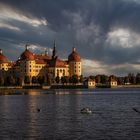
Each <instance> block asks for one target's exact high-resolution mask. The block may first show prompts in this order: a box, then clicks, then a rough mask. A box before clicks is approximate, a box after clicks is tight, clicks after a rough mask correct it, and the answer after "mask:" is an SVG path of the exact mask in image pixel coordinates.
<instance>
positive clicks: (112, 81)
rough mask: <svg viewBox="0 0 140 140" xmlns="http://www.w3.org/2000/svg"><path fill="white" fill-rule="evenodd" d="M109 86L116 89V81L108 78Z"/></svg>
mask: <svg viewBox="0 0 140 140" xmlns="http://www.w3.org/2000/svg"><path fill="white" fill-rule="evenodd" d="M109 86H110V87H117V86H118V82H117V80H116V79H112V78H110V79H109Z"/></svg>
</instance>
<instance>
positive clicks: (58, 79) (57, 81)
mask: <svg viewBox="0 0 140 140" xmlns="http://www.w3.org/2000/svg"><path fill="white" fill-rule="evenodd" d="M55 81H56V83H57V84H58V83H59V82H60V78H59V76H56V78H55Z"/></svg>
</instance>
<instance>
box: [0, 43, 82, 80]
mask: <svg viewBox="0 0 140 140" xmlns="http://www.w3.org/2000/svg"><path fill="white" fill-rule="evenodd" d="M81 69H82V68H81V57H80V55H79V54H78V53H77V51H76V49H75V48H73V50H72V53H71V54H70V55H69V56H68V60H62V59H60V58H58V56H56V44H55V42H54V47H53V51H52V56H49V55H48V51H47V50H46V51H45V53H44V54H33V53H32V52H31V51H30V50H29V48H28V45H26V46H25V51H24V52H23V53H22V54H21V55H20V57H19V59H18V60H17V61H15V62H11V61H9V60H8V59H7V57H6V56H5V55H4V54H3V52H2V50H1V49H0V76H1V77H3V78H4V79H5V78H7V77H8V76H12V77H14V78H18V79H20V80H21V81H22V83H23V81H24V80H25V77H27V76H28V78H29V79H30V81H32V82H33V81H34V80H35V79H36V78H42V79H44V80H46V79H47V78H48V75H49V76H50V77H51V78H53V79H54V78H56V77H57V76H59V78H62V77H63V76H66V77H71V76H73V75H77V76H81Z"/></svg>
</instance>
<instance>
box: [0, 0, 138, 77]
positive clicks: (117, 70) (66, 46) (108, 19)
mask: <svg viewBox="0 0 140 140" xmlns="http://www.w3.org/2000/svg"><path fill="white" fill-rule="evenodd" d="M54 39H55V40H56V44H57V54H58V55H59V57H60V58H67V56H68V55H69V54H70V52H71V49H72V47H73V46H75V47H76V48H77V51H78V52H79V54H80V55H81V57H82V62H83V74H84V75H91V74H93V75H95V74H101V73H102V74H116V75H126V74H127V73H129V72H134V73H137V72H140V0H0V48H2V49H3V51H4V54H5V55H6V56H7V57H8V58H9V59H10V60H16V59H17V58H18V57H19V56H20V54H21V53H22V52H23V50H24V46H25V44H26V43H29V44H32V45H31V48H30V49H31V50H32V51H33V52H35V53H36V52H37V53H43V52H44V49H45V48H48V50H49V52H51V48H52V47H53V41H54Z"/></svg>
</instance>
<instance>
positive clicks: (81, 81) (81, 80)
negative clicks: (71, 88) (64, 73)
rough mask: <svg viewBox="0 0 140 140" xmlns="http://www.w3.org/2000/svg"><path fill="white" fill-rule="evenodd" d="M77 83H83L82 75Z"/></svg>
mask: <svg viewBox="0 0 140 140" xmlns="http://www.w3.org/2000/svg"><path fill="white" fill-rule="evenodd" d="M79 82H80V83H83V75H81V76H80V80H79Z"/></svg>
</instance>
